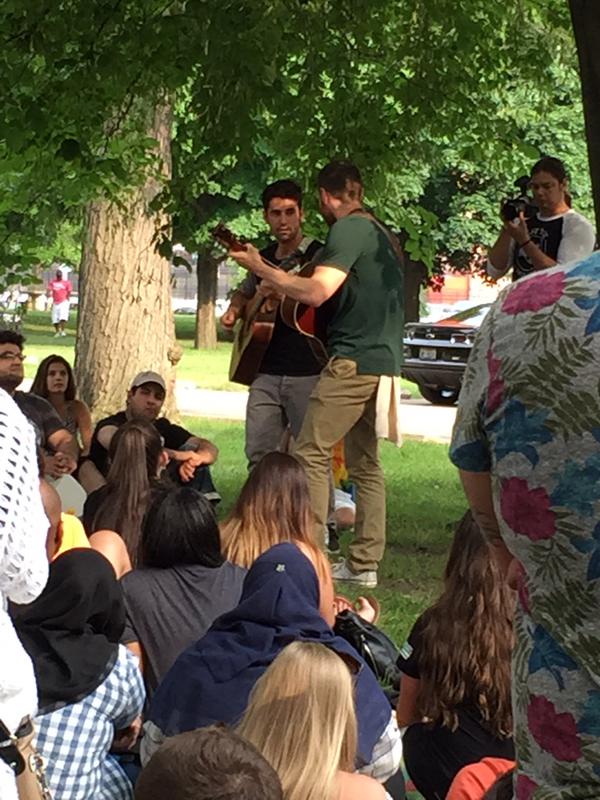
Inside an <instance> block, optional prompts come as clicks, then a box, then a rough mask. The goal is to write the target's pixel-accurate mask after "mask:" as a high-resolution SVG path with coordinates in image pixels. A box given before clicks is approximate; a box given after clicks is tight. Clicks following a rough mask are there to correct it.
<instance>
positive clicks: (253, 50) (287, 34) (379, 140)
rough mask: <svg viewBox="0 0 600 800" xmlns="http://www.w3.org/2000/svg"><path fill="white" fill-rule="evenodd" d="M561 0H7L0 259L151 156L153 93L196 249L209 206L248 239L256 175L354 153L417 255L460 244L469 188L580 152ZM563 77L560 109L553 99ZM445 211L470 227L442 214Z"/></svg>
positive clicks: (471, 213) (13, 257) (189, 239)
mask: <svg viewBox="0 0 600 800" xmlns="http://www.w3.org/2000/svg"><path fill="white" fill-rule="evenodd" d="M564 6H565V4H564V3H562V2H561V0H547V2H546V3H544V4H539V3H537V2H534V0H520V2H519V3H516V4H501V3H490V2H489V0H464V2H462V3H460V4H459V3H456V2H455V0H436V2H430V1H427V0H393V1H392V2H388V3H381V2H380V0H345V2H344V3H339V2H335V0H270V2H269V3H268V4H267V3H256V2H250V0H174V1H171V2H170V1H169V0H162V1H160V2H159V0H111V2H108V1H107V0H88V2H86V3H81V2H79V0H46V1H45V2H40V0H5V2H4V4H3V11H4V13H3V16H2V19H1V20H0V37H1V39H2V44H3V47H2V48H1V49H0V64H1V72H0V75H1V77H2V82H1V86H2V89H0V91H1V92H2V105H3V115H2V120H1V121H0V268H2V267H4V268H6V267H9V266H11V265H13V264H14V263H15V261H18V262H19V263H22V264H23V265H24V268H26V267H27V265H29V264H31V263H33V262H35V261H36V260H38V259H39V258H40V253H41V250H42V248H44V247H46V248H47V247H48V246H49V245H50V244H51V243H52V242H53V241H54V239H55V237H56V231H57V230H58V228H59V227H60V224H61V221H62V220H63V219H64V217H65V215H67V214H69V213H70V212H71V209H78V208H81V207H82V206H83V204H85V203H86V202H87V201H89V200H90V199H92V198H95V197H98V196H105V197H111V198H114V199H115V200H116V201H117V202H118V200H119V197H122V196H123V193H124V192H126V191H127V189H128V188H129V187H131V186H132V185H133V184H134V183H136V182H137V181H140V180H142V178H143V177H144V175H146V174H147V172H148V170H150V169H153V167H154V149H153V144H154V143H153V141H152V140H149V139H148V137H147V135H146V130H147V126H146V121H147V115H148V110H149V109H150V108H152V107H153V105H154V104H155V103H156V102H157V101H158V100H159V99H160V98H164V97H165V96H168V97H169V99H170V100H171V101H172V102H174V104H175V108H176V124H175V128H174V140H173V154H174V160H175V178H174V181H173V184H172V186H170V187H166V189H165V192H164V193H163V194H162V195H161V202H163V203H164V204H165V206H166V207H167V208H168V209H169V210H170V211H172V212H173V213H174V214H175V215H176V222H177V224H178V226H179V230H180V232H181V236H182V238H183V240H184V242H185V243H186V244H187V245H188V246H189V245H190V244H193V243H194V241H197V240H198V238H199V236H200V238H201V236H202V235H204V234H203V233H202V231H204V233H205V231H206V226H207V225H208V224H209V223H210V222H211V221H212V220H213V219H214V218H215V216H217V215H219V216H221V215H224V216H226V217H227V218H229V219H234V220H235V218H236V215H237V217H238V218H239V222H240V224H243V226H245V227H246V228H247V229H248V230H247V232H248V233H249V234H251V235H252V234H253V232H254V227H256V229H258V228H259V227H260V212H256V210H255V204H256V200H257V196H258V193H259V190H260V188H261V187H262V185H263V183H264V181H266V180H269V179H274V178H276V177H281V176H282V175H283V174H286V175H294V176H296V177H297V178H298V180H299V181H300V182H301V183H302V184H303V185H304V187H305V188H307V189H308V188H312V186H313V183H314V176H315V173H316V170H317V168H318V166H319V165H321V164H322V163H324V162H326V161H327V160H329V159H330V158H331V157H334V156H347V157H351V158H352V159H353V160H354V161H355V162H356V163H357V164H358V165H359V167H360V168H361V169H362V170H363V173H364V176H365V179H366V182H367V186H368V193H369V196H368V200H369V201H370V203H371V204H372V205H373V206H375V208H376V210H377V211H378V213H379V214H380V215H381V216H383V217H384V218H385V219H387V221H389V222H390V223H392V224H393V225H394V226H395V227H397V228H404V229H405V230H407V232H408V233H409V236H410V242H409V246H410V249H411V254H412V255H413V257H414V258H424V259H425V260H428V261H431V260H432V259H433V255H434V253H435V252H436V250H439V249H440V246H442V247H444V248H445V249H452V248H454V249H457V250H458V249H461V248H464V246H465V242H466V241H467V240H468V238H469V237H470V236H471V234H472V235H473V236H475V235H478V236H479V235H482V234H483V231H482V232H481V233H479V232H478V231H477V230H475V228H476V227H477V225H478V224H481V226H482V227H483V226H487V225H489V224H491V220H490V221H489V222H488V221H487V219H486V218H485V213H484V211H483V210H482V209H479V208H478V202H479V201H478V200H477V197H478V196H484V197H489V196H490V194H491V195H499V194H500V193H505V192H506V191H507V190H508V189H510V184H511V182H512V180H513V178H514V177H516V175H517V174H519V173H520V172H521V171H523V169H524V167H527V166H529V165H530V164H531V161H532V159H534V158H535V157H537V155H538V151H539V150H540V149H548V150H551V151H553V152H555V153H557V154H561V153H560V152H559V151H560V148H561V147H564V148H565V149H567V150H569V149H571V150H574V151H576V152H577V153H578V154H579V155H578V156H577V158H578V164H580V163H582V157H581V152H582V146H583V141H584V140H583V132H582V125H581V124H580V123H579V124H578V123H576V122H575V123H574V122H573V120H574V119H575V117H576V114H579V108H578V106H577V101H576V100H575V99H574V97H576V95H577V91H576V73H575V52H574V45H573V41H572V36H571V33H570V27H569V25H570V22H569V18H568V11H567V9H566V8H565V7H564ZM561 92H562V93H563V96H564V97H566V98H567V102H566V106H565V117H563V118H562V119H561V117H560V115H559V114H554V113H552V114H549V109H551V108H553V107H554V106H555V105H556V100H557V95H560V94H561ZM571 112H572V113H573V116H572V117H571V116H570V114H571ZM567 117H568V119H567ZM562 123H565V124H566V129H565V130H561V129H560V126H561V124H562ZM532 132H535V134H533V133H532ZM577 169H579V167H578V166H577ZM582 172H583V171H582ZM490 176H494V177H493V178H490ZM582 179H583V175H582ZM444 186H445V189H444V191H443V192H441V194H444V192H445V193H446V195H447V197H448V202H447V203H441V202H436V201H438V200H439V199H440V198H439V197H438V195H437V189H436V187H444ZM465 186H467V187H471V188H475V189H476V191H474V192H470V191H467V192H465V191H463V190H464V187H465ZM448 187H450V189H451V190H448ZM471 195H473V196H474V197H475V200H474V201H473V203H474V205H473V208H472V209H471V208H469V206H468V199H467V198H468V197H470V196H471ZM240 201H241V202H240ZM480 204H481V203H480ZM483 205H485V203H484V204H483ZM454 211H456V213H458V214H459V215H460V214H462V216H463V218H464V219H465V220H473V221H474V222H473V225H471V223H470V222H469V224H467V225H463V226H462V227H461V228H460V230H459V231H456V230H453V228H452V224H450V225H447V224H446V223H447V222H448V219H449V218H450V217H454V216H455V213H454ZM486 213H487V212H486ZM494 223H495V221H494ZM444 225H446V227H445V228H444ZM494 227H495V224H494ZM472 228H473V230H471V229H472ZM242 232H246V231H242ZM453 236H454V238H455V240H456V241H455V242H454V240H453V239H452V237H453ZM444 238H447V239H448V241H447V242H445V241H441V239H444Z"/></svg>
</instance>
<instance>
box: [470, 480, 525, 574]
mask: <svg viewBox="0 0 600 800" xmlns="http://www.w3.org/2000/svg"><path fill="white" fill-rule="evenodd" d="M459 474H460V479H461V481H462V485H463V488H464V490H465V494H466V496H467V500H468V501H469V505H470V507H471V511H472V512H473V516H474V517H475V521H476V522H477V524H478V525H479V527H480V528H481V531H482V533H483V535H484V536H485V537H486V539H487V540H488V543H489V545H490V547H491V548H492V551H493V553H494V557H495V558H496V561H497V563H498V565H499V567H500V570H501V572H502V574H503V575H507V574H508V569H509V566H510V564H511V562H512V560H513V556H512V554H511V553H510V551H509V549H508V548H507V546H506V545H505V544H504V541H503V539H502V537H501V535H500V528H499V526H498V520H497V518H496V512H495V510H494V502H493V495H492V479H491V475H490V473H489V472H468V471H467V470H464V469H460V470H459Z"/></svg>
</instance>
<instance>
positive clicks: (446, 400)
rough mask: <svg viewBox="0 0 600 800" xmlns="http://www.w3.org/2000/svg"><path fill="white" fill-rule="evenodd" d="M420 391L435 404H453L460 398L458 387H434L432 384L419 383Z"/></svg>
mask: <svg viewBox="0 0 600 800" xmlns="http://www.w3.org/2000/svg"><path fill="white" fill-rule="evenodd" d="M419 391H420V392H421V394H422V395H423V397H424V398H425V400H427V401H428V402H430V403H433V404H434V405H435V406H453V405H454V404H455V403H456V401H457V400H458V394H459V390H458V389H434V388H433V387H432V386H422V385H421V384H419Z"/></svg>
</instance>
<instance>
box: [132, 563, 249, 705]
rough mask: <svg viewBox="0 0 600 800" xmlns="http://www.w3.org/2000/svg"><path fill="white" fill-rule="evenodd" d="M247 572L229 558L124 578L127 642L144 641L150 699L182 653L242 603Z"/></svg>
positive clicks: (139, 572) (137, 572)
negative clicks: (218, 562)
mask: <svg viewBox="0 0 600 800" xmlns="http://www.w3.org/2000/svg"><path fill="white" fill-rule="evenodd" d="M245 577H246V570H245V569H242V568H241V567H236V566H234V565H233V564H230V563H229V562H228V561H226V562H225V563H224V564H223V565H222V566H221V567H217V568H216V569H210V568H209V567H203V566H200V565H194V566H189V567H172V568H170V569H146V568H140V569H135V570H133V571H132V572H128V573H127V574H126V575H124V576H123V578H121V586H122V587H123V594H124V597H125V608H126V610H127V622H126V624H125V631H124V633H123V636H122V637H121V641H122V642H123V644H127V643H128V642H139V643H140V645H141V646H142V650H143V653H144V677H145V680H146V690H147V693H148V699H150V698H151V696H152V694H153V693H154V691H155V690H156V687H157V686H158V684H159V683H160V682H161V680H162V679H163V678H164V676H165V675H166V673H167V672H168V671H169V669H170V668H171V667H172V665H173V662H174V661H175V659H176V658H177V656H178V655H179V654H180V653H181V652H183V650H185V649H186V648H187V647H189V645H191V644H193V643H194V642H196V641H197V640H198V639H200V638H201V637H202V636H204V634H205V633H206V631H207V630H208V629H209V627H210V626H211V625H212V623H213V622H214V621H215V619H217V617H220V616H221V614H225V612H227V611H231V609H232V608H235V607H236V606H237V604H238V602H239V599H240V595H241V593H242V584H243V582H244V578H245Z"/></svg>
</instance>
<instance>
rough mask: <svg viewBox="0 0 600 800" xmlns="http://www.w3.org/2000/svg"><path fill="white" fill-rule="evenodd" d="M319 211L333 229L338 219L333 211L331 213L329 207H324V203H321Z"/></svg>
mask: <svg viewBox="0 0 600 800" xmlns="http://www.w3.org/2000/svg"><path fill="white" fill-rule="evenodd" d="M319 211H320V212H321V216H322V217H323V219H324V220H325V222H326V223H327V224H328V225H329V227H331V226H332V225H333V224H334V223H335V222H337V217H336V216H335V214H334V213H333V211H331V210H330V209H329V208H328V207H327V206H324V205H323V203H321V206H320V207H319Z"/></svg>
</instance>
